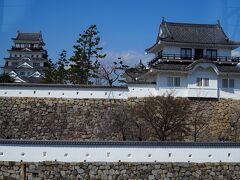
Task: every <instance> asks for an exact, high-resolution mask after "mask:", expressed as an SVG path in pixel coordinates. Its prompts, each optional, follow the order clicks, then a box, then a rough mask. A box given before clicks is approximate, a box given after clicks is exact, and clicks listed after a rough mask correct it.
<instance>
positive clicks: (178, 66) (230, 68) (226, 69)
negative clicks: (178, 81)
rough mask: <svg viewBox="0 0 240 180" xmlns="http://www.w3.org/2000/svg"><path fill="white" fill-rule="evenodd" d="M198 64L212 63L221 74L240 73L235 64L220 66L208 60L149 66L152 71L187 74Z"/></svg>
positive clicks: (238, 67) (161, 63)
mask: <svg viewBox="0 0 240 180" xmlns="http://www.w3.org/2000/svg"><path fill="white" fill-rule="evenodd" d="M198 63H212V64H214V65H216V67H217V69H218V70H219V71H220V72H223V73H240V66H238V65H236V64H220V63H219V62H211V61H209V60H199V61H194V62H187V63H181V62H164V61H163V62H159V63H158V64H156V65H154V66H151V67H152V68H154V69H157V70H161V71H165V70H166V71H183V72H187V71H190V70H191V69H193V68H194V66H195V65H197V64H198Z"/></svg>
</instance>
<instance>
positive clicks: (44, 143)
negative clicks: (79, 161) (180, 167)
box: [0, 139, 240, 148]
mask: <svg viewBox="0 0 240 180" xmlns="http://www.w3.org/2000/svg"><path fill="white" fill-rule="evenodd" d="M0 146H24V147H29V146H31V147H34V146H37V147H39V146H40V147H89V148H102V147H105V148H111V147H112V148H114V147H115V148H132V147H136V148H149V147H151V148H240V143H236V142H212V143H202V142H161V141H156V142H153V141H151V142H150V141H63V140H50V141H49V140H8V139H7V140H5V139H1V140H0Z"/></svg>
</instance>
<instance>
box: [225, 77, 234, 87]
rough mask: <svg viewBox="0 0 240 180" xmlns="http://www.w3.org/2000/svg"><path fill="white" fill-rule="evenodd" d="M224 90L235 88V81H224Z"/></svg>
mask: <svg viewBox="0 0 240 180" xmlns="http://www.w3.org/2000/svg"><path fill="white" fill-rule="evenodd" d="M222 88H234V79H222Z"/></svg>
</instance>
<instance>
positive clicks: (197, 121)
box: [189, 107, 209, 142]
mask: <svg viewBox="0 0 240 180" xmlns="http://www.w3.org/2000/svg"><path fill="white" fill-rule="evenodd" d="M189 120H190V121H189V123H190V124H189V125H190V126H191V128H192V131H193V132H192V136H193V139H194V142H197V140H198V138H199V136H200V135H201V134H202V133H203V132H204V131H205V130H206V128H207V127H208V126H209V117H208V116H207V115H206V114H205V113H204V111H203V110H202V109H201V108H200V107H197V108H195V109H193V110H192V113H191V117H189Z"/></svg>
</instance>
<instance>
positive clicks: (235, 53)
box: [231, 50, 240, 57]
mask: <svg viewBox="0 0 240 180" xmlns="http://www.w3.org/2000/svg"><path fill="white" fill-rule="evenodd" d="M231 55H232V56H234V57H240V51H237V50H233V51H232V53H231Z"/></svg>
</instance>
